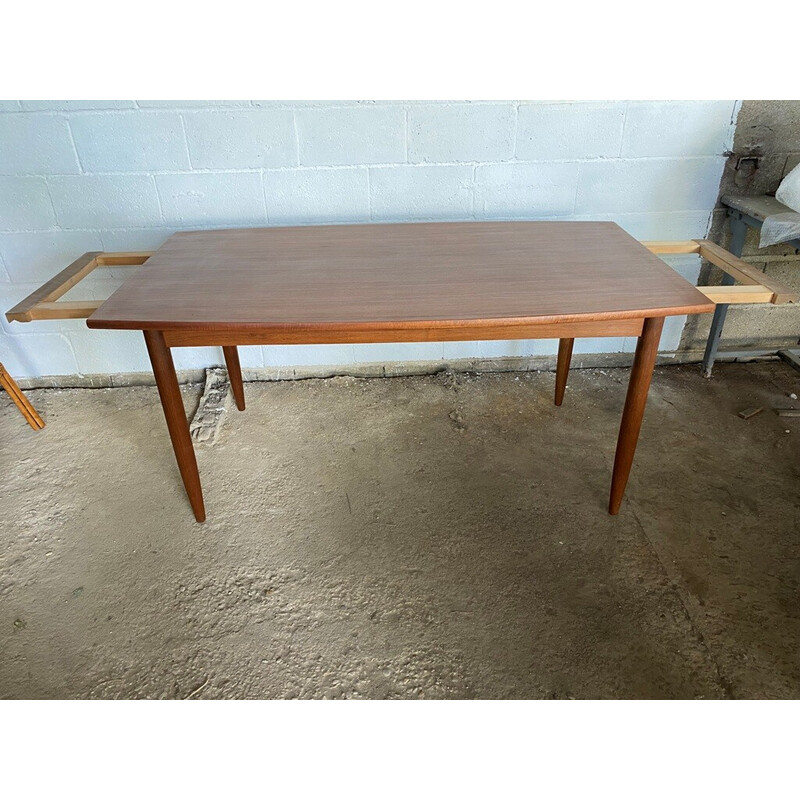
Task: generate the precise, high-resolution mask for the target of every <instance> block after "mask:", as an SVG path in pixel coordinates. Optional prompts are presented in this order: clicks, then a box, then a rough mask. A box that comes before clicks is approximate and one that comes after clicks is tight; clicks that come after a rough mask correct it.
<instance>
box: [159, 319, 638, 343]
mask: <svg viewBox="0 0 800 800" xmlns="http://www.w3.org/2000/svg"><path fill="white" fill-rule="evenodd" d="M643 323H644V320H643V319H642V318H637V319H613V320H589V321H585V322H548V323H541V324H533V325H486V324H485V323H482V324H480V325H470V324H462V325H457V326H452V327H438V326H437V327H435V328H416V327H414V328H410V327H397V328H381V329H379V330H376V329H369V330H365V329H352V328H350V329H346V328H342V329H335V328H326V329H324V330H319V329H317V330H310V329H297V330H289V331H287V330H276V331H269V330H263V329H261V330H258V329H256V330H252V329H251V330H248V329H246V328H238V329H233V328H232V329H219V328H215V329H192V328H181V329H176V328H173V329H172V330H169V329H167V330H164V340H165V342H166V344H167V346H168V347H219V346H223V347H224V346H231V345H234V346H235V345H261V344H351V343H356V344H379V343H383V342H456V341H466V342H471V341H487V340H490V339H576V338H584V337H586V338H595V337H604V336H613V337H618V336H640V335H641V333H642V325H643Z"/></svg>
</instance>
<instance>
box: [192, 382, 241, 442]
mask: <svg viewBox="0 0 800 800" xmlns="http://www.w3.org/2000/svg"><path fill="white" fill-rule="evenodd" d="M230 388H231V386H230V383H228V372H227V370H224V369H222V368H220V367H214V368H212V369H207V370H206V383H205V388H204V389H203V396H202V397H201V398H200V404H199V405H198V407H197V411H196V412H195V415H194V417H193V418H192V422H191V424H190V425H189V433H190V434H191V436H192V439H193V440H194V441H195V442H198V443H199V444H208V445H213V444H214V442H216V440H217V436H219V432H220V429H221V427H222V422H223V420H224V419H225V415H226V413H227V412H228V409H229V408H230V405H231V403H230V399H231V391H230Z"/></svg>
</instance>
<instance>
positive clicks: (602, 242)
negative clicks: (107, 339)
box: [87, 222, 714, 343]
mask: <svg viewBox="0 0 800 800" xmlns="http://www.w3.org/2000/svg"><path fill="white" fill-rule="evenodd" d="M713 308H714V305H713V303H712V302H711V301H709V300H708V299H707V298H706V297H705V296H704V295H703V294H702V293H700V292H699V291H698V290H697V289H695V288H694V287H693V286H692V285H691V284H689V283H688V282H687V281H686V280H684V279H683V278H682V277H680V276H679V275H678V274H677V273H675V272H674V271H673V270H672V269H671V268H670V267H669V266H667V265H666V264H664V262H663V261H661V260H660V259H659V258H658V257H657V256H655V255H653V254H652V253H650V252H649V251H648V250H647V249H646V248H645V247H644V246H642V245H641V244H640V243H639V242H637V241H636V240H635V239H633V238H632V237H631V236H629V235H628V234H627V233H625V232H624V231H623V230H622V229H621V228H620V227H619V226H617V225H616V224H615V223H613V222H458V223H413V224H391V225H384V224H380V225H377V224H375V225H337V226H312V227H294V228H250V229H236V230H217V231H197V232H184V233H176V234H175V235H173V236H172V237H170V238H169V239H168V240H167V241H166V242H165V243H164V245H163V246H162V247H161V248H160V249H159V250H157V251H156V252H155V253H154V254H153V255H152V256H151V257H150V258H149V259H148V261H147V263H146V264H145V265H144V266H143V267H142V268H141V270H139V271H138V272H137V274H136V275H134V276H133V277H132V278H130V279H129V280H128V281H127V282H126V283H125V284H124V286H122V287H121V288H120V289H118V290H117V291H116V292H115V293H114V294H113V295H112V296H111V297H110V298H109V299H108V300H107V301H106V302H105V303H103V305H102V306H101V307H100V308H99V309H98V310H97V311H95V312H94V313H93V314H92V316H91V317H89V319H88V320H87V325H88V326H89V327H90V328H132V329H156V330H164V331H169V330H181V329H183V330H188V329H193V330H202V331H213V330H214V329H219V330H226V331H231V330H232V329H233V330H241V331H251V332H252V331H266V332H270V341H273V342H275V343H279V342H280V341H281V334H282V333H285V334H286V338H287V341H291V342H294V343H301V342H308V343H322V342H325V341H326V339H325V331H326V330H328V329H331V328H335V329H337V330H339V331H341V330H352V331H360V332H361V334H362V335H366V334H367V333H368V332H369V331H379V330H381V329H397V328H408V329H414V328H416V329H419V330H420V331H423V330H427V331H428V334H427V335H426V338H434V337H435V331H434V330H433V329H436V328H437V327H441V328H449V329H453V328H458V327H459V326H463V327H464V329H465V330H464V334H465V335H464V337H463V338H465V339H466V338H476V336H475V331H476V329H479V328H480V327H482V326H485V327H494V328H497V327H498V326H500V327H508V332H509V336H508V338H517V337H515V335H514V330H513V327H514V326H515V325H520V326H523V325H526V326H530V325H532V324H534V325H535V324H543V323H548V322H568V321H576V322H580V321H589V320H615V319H617V320H622V319H632V318H636V317H639V318H641V317H645V316H668V315H672V314H686V313H697V312H705V311H711V310H713ZM451 335H452V333H451ZM478 338H479V337H478ZM374 340H375V341H380V340H381V339H379V338H375V339H374Z"/></svg>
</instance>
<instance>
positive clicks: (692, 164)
mask: <svg viewBox="0 0 800 800" xmlns="http://www.w3.org/2000/svg"><path fill="white" fill-rule="evenodd" d="M724 163H725V160H724V159H723V158H721V157H718V158H692V159H675V158H653V159H649V158H648V159H639V160H622V161H617V160H613V161H590V162H587V163H584V164H582V165H581V168H580V175H579V178H578V195H577V202H576V205H575V213H576V214H593V213H600V214H602V213H604V212H608V213H613V212H619V211H622V212H626V211H627V212H645V211H676V210H682V211H691V210H696V211H706V212H708V211H709V210H710V209H711V208H713V207H714V204H715V203H716V200H717V191H718V188H719V179H720V176H721V175H722V169H723V166H724Z"/></svg>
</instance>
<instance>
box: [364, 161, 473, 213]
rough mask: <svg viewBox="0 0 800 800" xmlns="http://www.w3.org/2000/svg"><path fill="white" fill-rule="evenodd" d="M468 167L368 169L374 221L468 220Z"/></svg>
mask: <svg viewBox="0 0 800 800" xmlns="http://www.w3.org/2000/svg"><path fill="white" fill-rule="evenodd" d="M472 174H473V168H472V167H470V166H458V165H448V166H438V165H437V166H399V167H371V168H370V171H369V183H370V203H371V208H372V218H373V219H375V220H427V219H468V218H470V217H471V216H472V192H473V179H472Z"/></svg>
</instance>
